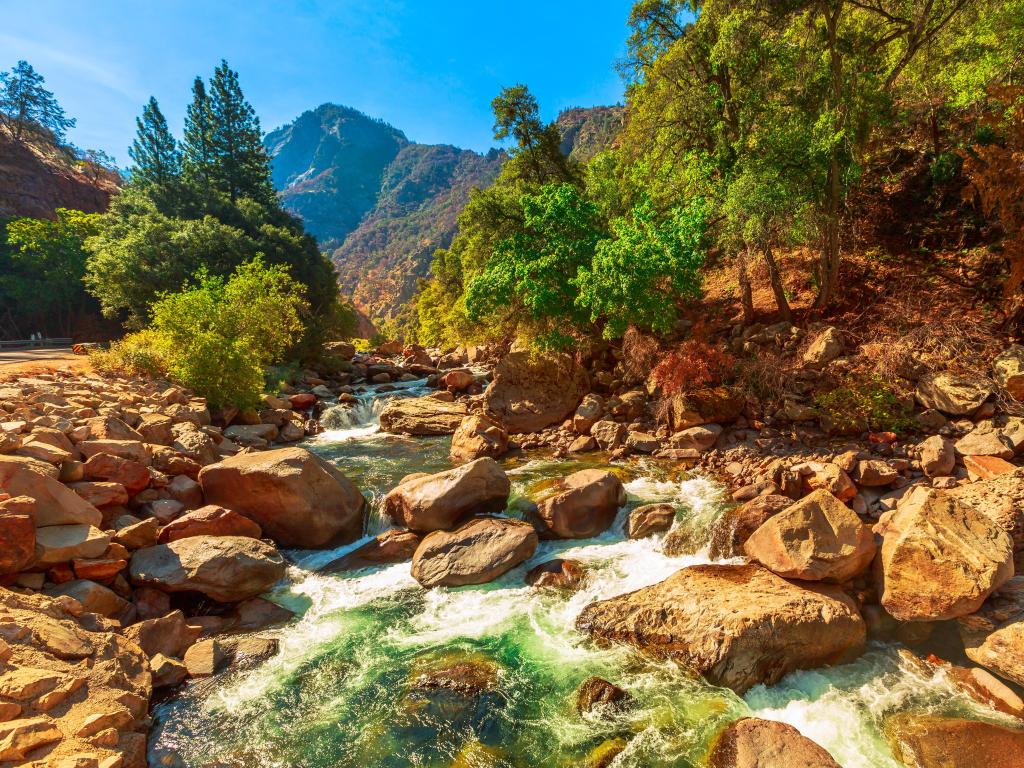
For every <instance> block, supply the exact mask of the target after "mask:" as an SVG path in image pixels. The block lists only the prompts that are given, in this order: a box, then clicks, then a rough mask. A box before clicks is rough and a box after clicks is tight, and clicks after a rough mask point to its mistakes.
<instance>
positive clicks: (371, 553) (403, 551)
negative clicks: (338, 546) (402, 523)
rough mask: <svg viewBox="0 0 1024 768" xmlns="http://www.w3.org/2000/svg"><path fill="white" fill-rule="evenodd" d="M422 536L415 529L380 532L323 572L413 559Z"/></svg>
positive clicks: (334, 561)
mask: <svg viewBox="0 0 1024 768" xmlns="http://www.w3.org/2000/svg"><path fill="white" fill-rule="evenodd" d="M420 541H421V537H420V535H419V534H418V533H414V532H413V531H405V530H402V529H400V528H391V529H390V530H387V531H384V533H381V534H378V535H377V536H375V537H374V538H373V539H371V540H370V541H368V542H367V543H366V544H363V545H362V546H361V547H359V548H358V549H355V550H353V551H352V552H349V553H348V554H345V555H342V556H341V557H339V558H337V559H335V560H332V561H331V562H329V563H328V564H327V565H325V566H324V567H323V568H321V569H320V572H321V573H341V572H342V571H347V570H351V569H354V568H367V567H369V566H374V565H385V564H390V563H402V562H405V561H406V560H410V559H412V556H413V553H415V552H416V547H418V546H419V545H420Z"/></svg>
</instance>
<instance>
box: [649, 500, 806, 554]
mask: <svg viewBox="0 0 1024 768" xmlns="http://www.w3.org/2000/svg"><path fill="white" fill-rule="evenodd" d="M792 504H793V500H792V499H791V498H789V497H788V496H780V495H779V494H777V493H769V494H766V495H764V496H758V497H756V498H753V499H751V500H750V501H748V502H746V503H745V504H743V505H741V506H739V507H733V508H732V509H731V510H729V511H727V512H725V513H724V514H723V515H722V517H721V518H720V519H719V521H718V523H717V524H716V525H715V527H714V531H713V533H712V539H711V557H712V558H715V559H718V558H722V557H735V556H736V555H739V554H742V552H743V545H744V544H745V543H746V541H747V539H749V538H750V536H751V535H752V534H753V533H754V531H756V530H757V529H758V528H760V527H761V526H762V525H764V524H765V523H766V522H767V521H768V520H770V519H771V518H772V517H773V516H774V515H777V514H778V513H779V512H782V511H783V510H784V509H787V508H788V507H790V506H791V505H792ZM666 554H672V552H668V551H666ZM679 554H682V552H680V553H679Z"/></svg>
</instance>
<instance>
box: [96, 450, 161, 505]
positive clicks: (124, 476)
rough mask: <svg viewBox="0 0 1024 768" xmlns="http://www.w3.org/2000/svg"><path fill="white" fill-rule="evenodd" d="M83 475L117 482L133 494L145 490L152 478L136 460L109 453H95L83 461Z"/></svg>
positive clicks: (130, 494)
mask: <svg viewBox="0 0 1024 768" xmlns="http://www.w3.org/2000/svg"><path fill="white" fill-rule="evenodd" d="M85 476H86V477H87V478H88V479H89V480H104V481H107V482H110V483H119V484H120V485H123V486H124V488H125V490H126V491H128V495H129V496H135V495H136V494H138V493H141V492H142V491H144V490H146V488H148V487H149V483H150V481H151V480H152V475H151V474H150V471H149V468H148V467H146V466H145V465H144V464H141V463H140V462H138V461H132V460H130V459H125V458H122V457H120V456H114V455H113V454H110V453H97V454H95V455H93V456H91V457H90V458H89V460H88V461H86V462H85Z"/></svg>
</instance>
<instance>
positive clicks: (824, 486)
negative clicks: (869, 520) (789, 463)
mask: <svg viewBox="0 0 1024 768" xmlns="http://www.w3.org/2000/svg"><path fill="white" fill-rule="evenodd" d="M796 470H797V472H799V473H800V475H801V476H802V477H803V484H804V490H805V491H806V492H807V493H811V492H812V491H817V490H826V491H828V492H829V493H831V494H832V495H833V496H835V497H836V498H837V499H839V500H840V501H844V502H845V501H850V500H851V499H852V498H853V497H854V496H856V495H857V486H856V485H854V484H853V480H851V479H850V476H849V475H847V474H846V473H845V472H844V471H843V470H842V469H841V468H840V467H839V466H838V465H836V464H832V463H823V462H818V461H808V462H806V463H804V464H800V465H799V466H797V467H796Z"/></svg>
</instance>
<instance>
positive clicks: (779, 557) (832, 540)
mask: <svg viewBox="0 0 1024 768" xmlns="http://www.w3.org/2000/svg"><path fill="white" fill-rule="evenodd" d="M743 551H744V553H745V554H746V555H747V557H749V558H750V559H751V560H753V561H755V562H758V563H761V565H763V566H764V567H765V568H767V569H768V570H770V571H772V572H773V573H776V574H778V575H779V576H782V577H783V578H786V579H800V580H804V581H834V582H844V581H848V580H849V579H851V578H853V577H854V576H856V575H857V574H859V573H861V572H863V571H864V569H866V568H867V567H868V565H870V564H871V561H872V559H873V558H874V556H875V540H874V536H873V534H872V533H871V528H870V527H869V526H867V525H864V524H863V523H862V522H861V521H860V518H859V517H857V515H856V514H855V513H854V511H853V510H852V509H850V508H849V507H847V506H846V505H845V504H843V503H842V502H841V501H839V499H837V498H836V497H835V496H833V495H832V494H831V493H829V492H828V491H825V490H818V491H814V492H813V493H811V494H810V495H809V496H805V497H804V498H803V499H801V500H800V501H798V502H796V503H795V504H792V505H790V506H788V507H786V509H785V510H783V511H781V512H779V513H778V514H775V515H773V516H772V517H770V518H769V519H768V520H767V521H765V523H764V524H763V525H762V526H761V527H760V528H758V529H757V530H756V531H754V533H753V534H751V536H750V538H749V539H747V541H746V543H745V544H744V545H743Z"/></svg>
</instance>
